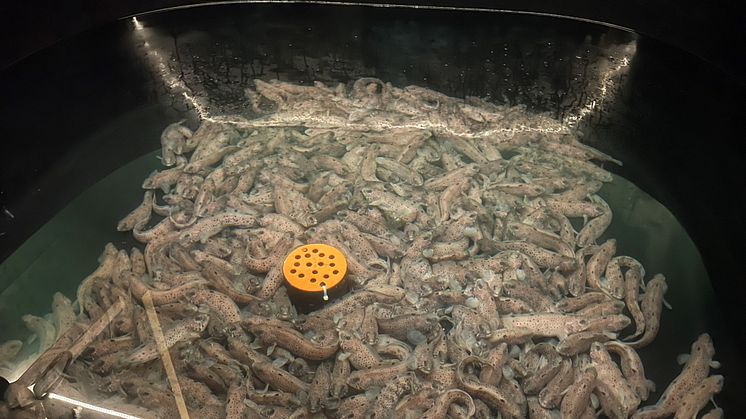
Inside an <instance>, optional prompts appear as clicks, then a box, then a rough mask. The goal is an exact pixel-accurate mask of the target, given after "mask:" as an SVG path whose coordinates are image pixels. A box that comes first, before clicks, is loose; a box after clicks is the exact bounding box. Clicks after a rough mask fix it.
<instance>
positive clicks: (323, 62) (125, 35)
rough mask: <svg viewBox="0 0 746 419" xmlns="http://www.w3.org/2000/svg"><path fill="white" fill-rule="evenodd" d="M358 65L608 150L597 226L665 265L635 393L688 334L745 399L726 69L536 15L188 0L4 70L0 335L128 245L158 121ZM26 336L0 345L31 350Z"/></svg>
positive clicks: (233, 107)
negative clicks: (128, 227) (514, 113)
mask: <svg viewBox="0 0 746 419" xmlns="http://www.w3.org/2000/svg"><path fill="white" fill-rule="evenodd" d="M363 77H372V78H376V79H380V80H382V81H383V82H389V83H391V85H392V86H394V87H396V88H403V87H405V86H410V85H416V86H419V87H422V88H427V89H432V90H434V91H436V92H440V93H443V94H445V95H447V96H450V97H454V98H457V99H465V98H468V97H478V98H481V99H484V100H485V101H487V102H489V103H492V104H496V105H501V106H523V107H525V110H526V112H529V113H534V114H542V115H547V116H548V117H549V118H551V119H553V120H557V121H562V122H563V123H564V124H566V125H567V126H568V127H570V129H571V131H572V132H573V133H574V134H575V135H577V136H578V138H579V139H580V140H581V141H582V142H583V143H584V144H586V145H590V146H592V147H594V148H595V149H598V150H600V151H601V152H603V153H605V154H607V155H610V156H612V157H613V158H615V159H618V160H620V161H622V162H623V165H614V164H608V163H604V164H603V169H605V170H608V171H609V172H611V173H612V174H613V177H614V180H613V181H612V182H610V183H608V184H606V185H604V187H603V188H602V189H601V190H600V191H599V192H598V195H599V196H600V197H601V198H603V200H605V202H606V203H608V205H609V207H611V208H612V209H613V210H614V219H613V221H612V222H611V225H610V226H609V227H608V229H607V230H606V232H605V233H604V235H603V236H602V237H601V239H602V240H605V239H607V238H615V239H616V240H617V249H618V253H619V254H624V255H630V256H632V257H634V258H636V259H637V260H639V261H640V262H641V263H642V264H643V265H644V266H645V271H646V272H647V273H648V277H649V276H651V275H652V274H655V273H658V272H663V273H665V275H666V277H667V279H668V292H667V293H666V297H665V300H666V302H667V303H670V305H671V306H672V309H671V310H668V309H665V308H664V309H663V313H662V317H661V319H660V331H659V332H658V334H657V337H656V339H655V341H654V342H653V343H652V344H651V345H650V346H647V347H645V348H643V349H641V350H640V351H639V355H640V357H641V359H642V361H643V362H644V365H645V373H646V375H647V378H649V379H651V380H653V381H654V382H655V383H656V385H657V389H656V390H657V392H653V393H652V395H651V396H650V398H649V399H648V400H647V402H644V403H643V404H642V405H641V406H648V405H651V404H654V403H655V402H656V400H658V399H659V397H660V396H661V393H662V392H663V390H665V389H666V387H667V386H668V384H669V383H670V382H671V381H672V380H673V379H674V378H675V377H676V376H677V375H678V374H679V372H680V371H681V366H679V364H677V356H678V355H679V354H682V353H688V352H689V351H690V346H691V344H692V342H694V341H695V339H697V336H699V335H700V334H701V333H705V332H706V333H709V335H710V336H711V338H712V341H713V342H714V345H715V350H716V353H715V357H714V358H715V360H717V361H719V363H720V364H721V366H720V368H719V369H717V370H715V371H716V372H713V373H712V374H722V375H723V376H724V377H725V384H724V386H723V388H722V391H720V392H719V394H717V395H716V396H715V402H716V405H715V406H717V407H721V408H722V409H723V410H724V411H725V412H726V414H727V415H729V416H731V415H734V414H735V415H738V413H739V412H741V411H744V410H746V405H745V404H744V401H743V397H742V395H743V394H746V384H744V383H743V380H741V377H743V376H744V374H746V365H744V362H743V361H742V359H741V358H740V356H741V354H742V352H743V349H744V348H746V334H744V333H742V332H741V327H742V325H743V320H744V318H745V317H744V315H743V309H742V304H743V303H742V296H743V295H744V293H745V292H746V285H745V284H744V282H743V281H741V280H740V278H741V277H742V269H741V266H740V263H738V260H739V258H740V256H741V255H743V254H744V252H745V251H746V245H744V241H743V237H746V225H744V218H743V215H744V214H746V205H744V203H745V201H744V197H743V194H742V191H743V190H745V187H746V184H745V182H744V180H745V179H746V176H744V175H743V171H742V169H741V168H742V162H743V161H744V158H746V151H745V150H744V147H745V146H744V143H743V141H741V139H740V137H741V136H742V134H741V132H740V129H739V128H740V122H741V120H742V118H741V117H742V115H743V104H742V103H743V102H742V98H743V95H744V93H746V92H745V91H744V86H743V84H742V83H740V82H739V81H736V80H734V79H733V78H731V77H730V76H728V75H725V74H724V73H723V72H721V71H720V70H719V69H717V68H715V67H714V66H713V65H711V64H708V63H707V62H705V61H704V60H702V59H700V58H698V57H697V56H695V55H692V54H689V53H687V52H684V51H682V50H680V49H677V48H674V47H672V46H670V45H668V44H667V43H663V42H661V41H658V40H656V39H653V38H650V37H647V36H644V35H640V34H637V33H635V32H633V31H628V30H624V29H621V28H618V27H611V26H608V25H603V24H600V23H592V22H587V21H581V20H577V19H567V18H562V17H556V16H543V15H539V14H524V13H510V12H494V11H477V10H456V9H448V10H444V9H428V8H408V7H369V6H343V5H311V4H223V5H213V6H202V7H191V8H182V9H174V10H165V11H159V12H153V13H147V14H142V15H138V16H136V17H128V18H124V19H121V20H119V21H116V22H112V23H108V24H106V25H103V26H101V27H98V28H94V29H91V30H88V31H85V32H83V33H81V34H78V35H75V36H73V37H70V38H68V39H66V40H64V41H61V42H59V43H57V44H55V45H53V46H52V47H49V48H46V49H44V50H42V51H39V52H37V53H35V54H33V55H31V56H29V57H27V58H25V59H23V60H21V61H20V62H17V63H15V64H14V65H12V66H10V67H8V68H6V69H5V70H2V72H0V92H2V99H0V114H1V115H3V118H2V121H3V131H2V133H3V145H4V146H5V152H4V153H1V154H0V159H2V161H0V167H2V169H0V170H2V177H1V178H0V204H1V205H2V214H0V261H2V262H0V344H1V343H2V342H4V341H7V340H10V339H18V340H21V341H24V345H26V344H28V343H30V345H31V346H32V347H33V345H34V342H33V340H32V339H30V338H29V336H30V333H29V330H28V329H27V327H26V326H24V323H22V322H21V320H20V319H21V316H23V315H25V314H33V315H36V316H44V315H45V314H46V313H48V312H49V311H50V308H49V302H50V301H52V296H53V294H54V293H55V292H58V291H59V292H61V293H62V294H64V295H66V296H68V297H69V298H71V299H73V300H74V299H75V293H76V289H77V288H78V285H79V283H80V281H81V280H82V279H83V278H84V277H85V276H86V275H87V274H89V273H90V272H92V271H93V270H94V269H96V266H97V258H98V257H99V255H101V249H103V247H104V245H105V244H106V243H107V242H111V243H113V244H114V245H116V246H117V247H118V248H129V247H132V246H134V245H136V241H135V240H134V239H133V238H132V237H131V235H129V234H126V233H123V232H118V231H116V229H115V226H116V225H117V222H118V221H119V220H120V219H121V218H122V217H124V216H125V215H127V214H128V212H129V211H130V210H131V209H132V208H134V207H135V206H136V205H137V204H139V202H140V201H141V200H142V189H141V188H140V185H141V183H142V180H143V179H145V178H146V177H148V175H149V174H151V172H153V171H154V170H160V168H161V162H160V160H159V158H160V148H161V142H160V141H159V138H160V136H161V132H162V131H163V129H164V127H166V125H168V124H172V123H175V122H178V121H180V120H185V121H186V122H185V125H187V126H189V127H190V128H191V129H196V128H197V127H198V126H199V125H200V122H201V121H204V120H206V119H209V118H212V117H214V116H220V115H241V116H243V117H245V118H253V117H255V116H256V114H255V113H254V111H253V110H252V108H251V101H250V100H249V98H248V97H247V93H246V90H247V89H254V88H255V87H256V85H257V82H255V80H260V81H265V82H269V81H270V80H280V81H282V82H288V83H292V84H294V85H300V86H313V84H314V82H322V83H324V84H325V85H329V86H333V85H335V84H336V83H346V84H348V85H352V83H354V82H355V81H356V80H358V79H360V78H363ZM578 228H579V227H577V226H576V229H578ZM602 240H601V241H599V243H601V242H602ZM607 274H608V273H607ZM648 279H649V278H648ZM24 348H26V347H25V346H24ZM24 351H27V349H23V350H22V351H21V352H20V353H19V354H18V355H17V357H16V360H17V359H20V358H22V357H23V356H31V355H33V352H34V351H33V350H28V352H24ZM0 361H3V360H2V359H0ZM0 366H2V362H0ZM2 371H5V376H7V378H8V380H9V381H11V382H12V381H13V380H14V379H15V378H18V377H17V376H16V377H11V376H10V372H9V371H10V370H8V369H5V370H2ZM16 372H18V371H16ZM708 409H709V408H708ZM708 409H705V410H704V412H706V411H707V410H708ZM8 412H10V411H8ZM84 412H85V410H84ZM0 413H2V411H0ZM88 414H89V415H90V416H85V415H84V416H82V417H99V416H93V415H95V413H91V412H90V411H88ZM11 417H13V416H11ZM18 417H21V416H18ZM40 417H43V416H40ZM49 417H52V416H49ZM106 417H108V416H106ZM307 417H311V416H307ZM330 417H337V416H330Z"/></svg>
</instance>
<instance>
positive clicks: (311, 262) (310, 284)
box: [282, 244, 349, 313]
mask: <svg viewBox="0 0 746 419" xmlns="http://www.w3.org/2000/svg"><path fill="white" fill-rule="evenodd" d="M282 272H283V274H284V275H285V286H286V288H287V290H288V297H290V301H292V302H293V304H294V305H295V308H296V309H297V310H298V311H299V312H301V313H308V312H310V311H314V310H318V309H319V308H321V307H323V306H324V304H327V303H329V302H330V301H332V300H334V299H335V298H338V297H339V296H342V295H344V294H345V293H347V291H348V289H349V288H348V286H347V281H345V274H346V273H347V259H345V256H344V254H343V253H342V252H340V251H339V250H338V249H337V248H335V247H332V246H329V245H326V244H307V245H304V246H300V247H298V248H296V249H295V250H293V251H292V252H290V254H289V255H288V256H287V257H286V258H285V262H284V263H283V266H282Z"/></svg>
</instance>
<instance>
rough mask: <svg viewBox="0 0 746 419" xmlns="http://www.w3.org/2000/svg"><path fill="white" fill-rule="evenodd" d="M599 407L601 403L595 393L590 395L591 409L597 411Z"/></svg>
mask: <svg viewBox="0 0 746 419" xmlns="http://www.w3.org/2000/svg"><path fill="white" fill-rule="evenodd" d="M600 405H601V403H600V402H599V400H598V396H596V394H595V393H591V407H593V409H594V410H595V409H598V406H600Z"/></svg>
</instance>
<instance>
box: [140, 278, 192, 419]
mask: <svg viewBox="0 0 746 419" xmlns="http://www.w3.org/2000/svg"><path fill="white" fill-rule="evenodd" d="M142 303H143V304H144V305H145V313H146V314H147V315H148V322H149V323H150V329H151V330H152V331H153V337H154V338H155V344H156V346H157V347H158V353H159V354H160V356H161V361H163V367H164V368H165V369H166V377H168V382H169V384H170V385H171V390H173V392H174V399H176V407H177V408H178V409H179V416H180V417H181V419H189V411H187V407H186V403H185V402H184V395H183V394H182V393H181V386H180V385H179V380H178V378H177V377H176V369H174V364H173V361H172V360H171V354H169V353H168V346H166V339H165V338H164V337H163V329H161V323H160V321H159V320H158V314H157V313H156V312H155V307H154V306H153V296H152V295H151V294H150V290H148V291H146V292H145V294H144V295H143V296H142Z"/></svg>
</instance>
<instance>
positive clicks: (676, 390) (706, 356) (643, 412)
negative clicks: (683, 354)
mask: <svg viewBox="0 0 746 419" xmlns="http://www.w3.org/2000/svg"><path fill="white" fill-rule="evenodd" d="M714 355H715V347H714V346H713V344H712V339H711V338H710V335H708V334H707V333H703V334H701V335H699V337H698V338H697V340H695V341H694V343H692V346H691V351H690V353H689V357H688V359H687V361H686V364H685V365H684V368H683V369H682V371H681V373H680V374H679V375H678V376H677V377H676V378H674V380H673V381H672V382H671V383H670V384H669V385H668V387H666V390H664V391H663V394H662V395H661V397H660V398H659V399H658V401H657V402H656V403H655V404H654V405H652V406H648V407H644V408H642V409H640V410H638V411H637V412H635V413H634V414H633V415H632V417H633V418H635V419H645V418H647V419H652V418H663V417H669V416H671V415H673V414H675V412H676V410H677V409H678V407H679V406H681V404H682V403H683V401H684V399H685V398H686V396H687V394H688V393H689V392H690V391H691V390H692V389H694V388H695V387H696V386H698V385H699V384H700V383H702V382H703V381H704V380H705V379H706V378H707V377H708V375H709V374H710V367H711V365H715V364H714V362H713V360H712V357H713V356H714Z"/></svg>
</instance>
